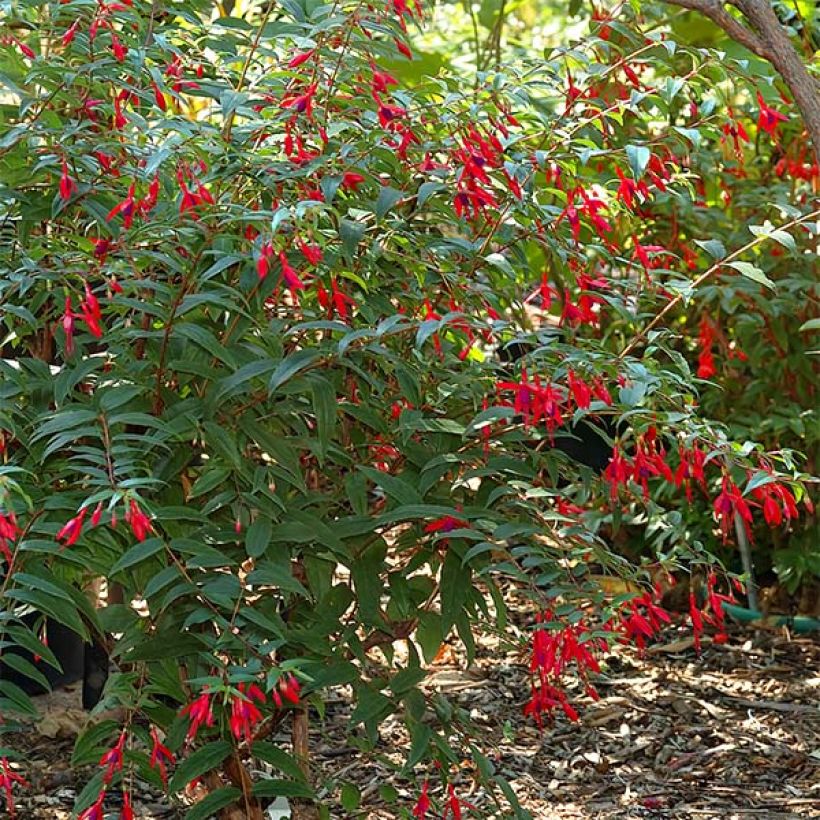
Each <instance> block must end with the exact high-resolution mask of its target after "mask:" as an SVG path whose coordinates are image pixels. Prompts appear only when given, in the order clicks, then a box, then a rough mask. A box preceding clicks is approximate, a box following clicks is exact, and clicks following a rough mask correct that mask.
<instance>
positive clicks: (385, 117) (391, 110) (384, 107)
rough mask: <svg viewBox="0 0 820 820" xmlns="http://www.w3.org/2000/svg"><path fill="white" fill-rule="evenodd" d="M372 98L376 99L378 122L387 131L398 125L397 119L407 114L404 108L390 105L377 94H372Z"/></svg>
mask: <svg viewBox="0 0 820 820" xmlns="http://www.w3.org/2000/svg"><path fill="white" fill-rule="evenodd" d="M373 99H374V100H375V101H376V105H377V106H378V110H377V112H376V113H377V114H378V117H379V124H380V125H381V127H382V128H384V129H385V130H387V131H390V130H395V129H396V126H397V125H398V121H399V120H401V118H402V117H404V115H405V114H407V111H405V109H404V108H402V107H401V106H400V105H391V104H390V103H386V102H383V101H382V100H381V99H380V98H379V95H378V94H375V93H374V94H373Z"/></svg>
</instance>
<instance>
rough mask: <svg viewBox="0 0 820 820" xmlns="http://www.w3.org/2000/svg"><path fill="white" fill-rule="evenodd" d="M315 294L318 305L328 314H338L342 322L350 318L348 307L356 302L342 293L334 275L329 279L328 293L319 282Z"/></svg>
mask: <svg viewBox="0 0 820 820" xmlns="http://www.w3.org/2000/svg"><path fill="white" fill-rule="evenodd" d="M316 295H317V297H318V300H319V305H320V306H321V307H322V308H324V309H325V310H326V311H327V312H328V316H331V317H332V316H338V317H339V318H340V319H341V320H342V321H343V322H346V321H347V320H348V319H349V318H350V308H355V307H356V306H357V305H356V302H355V301H354V300H353V299H352V298H351V297H350V296H348V295H347V294H345V293H343V292H342V291H341V290H340V288H339V283H338V282H337V280H336V277H335V276H333V277H331V279H330V293H328V292H327V291H326V290H325V288H324V285H322V283H321V282H319V284H318V286H317V289H316Z"/></svg>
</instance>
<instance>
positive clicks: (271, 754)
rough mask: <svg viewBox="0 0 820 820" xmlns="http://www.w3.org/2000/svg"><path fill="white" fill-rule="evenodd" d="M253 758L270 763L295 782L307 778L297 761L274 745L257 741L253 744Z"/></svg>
mask: <svg viewBox="0 0 820 820" xmlns="http://www.w3.org/2000/svg"><path fill="white" fill-rule="evenodd" d="M253 756H254V757H255V758H258V759H259V760H263V761H264V762H265V763H269V764H270V765H271V766H273V767H274V768H276V769H278V770H279V771H280V772H282V774H286V775H287V776H288V777H290V778H292V779H293V780H301V781H303V780H304V778H305V775H304V773H303V772H302V770H301V769H300V768H299V764H298V763H297V762H296V759H295V758H294V757H293V756H292V755H289V754H288V753H287V752H286V751H284V750H283V749H280V748H279V747H278V746H276V745H274V744H273V743H268V742H267V741H257V742H256V743H254V744H253Z"/></svg>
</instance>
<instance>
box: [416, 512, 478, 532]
mask: <svg viewBox="0 0 820 820" xmlns="http://www.w3.org/2000/svg"><path fill="white" fill-rule="evenodd" d="M466 526H468V524H467V522H466V521H462V520H461V519H460V518H456V517H455V516H452V515H443V516H442V517H441V518H436V519H435V520H434V521H431V522H430V523H429V524H425V526H424V531H425V532H427V533H443V534H446V533H450V532H452V531H453V530H458V529H461V528H462V527H466Z"/></svg>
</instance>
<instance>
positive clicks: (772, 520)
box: [752, 483, 799, 527]
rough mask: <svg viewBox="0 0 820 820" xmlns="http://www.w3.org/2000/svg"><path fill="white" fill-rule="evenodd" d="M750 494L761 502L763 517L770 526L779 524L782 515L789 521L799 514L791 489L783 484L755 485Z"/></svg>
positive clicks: (781, 520)
mask: <svg viewBox="0 0 820 820" xmlns="http://www.w3.org/2000/svg"><path fill="white" fill-rule="evenodd" d="M752 495H754V497H755V498H756V499H757V500H758V501H762V502H763V517H764V518H765V519H766V523H767V524H768V525H769V526H770V527H778V526H780V524H781V523H782V522H783V517H784V516H785V517H786V520H787V521H791V520H792V519H793V518H797V517H798V515H799V513H798V511H797V503H796V501H795V498H794V495H793V494H792V491H791V490H790V489H789V488H788V487H786V486H784V485H783V484H777V483H775V484H765V485H764V486H762V487H756V488H755V489H754V490H753V491H752ZM778 502H780V503H778ZM781 505H782V506H781Z"/></svg>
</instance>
